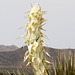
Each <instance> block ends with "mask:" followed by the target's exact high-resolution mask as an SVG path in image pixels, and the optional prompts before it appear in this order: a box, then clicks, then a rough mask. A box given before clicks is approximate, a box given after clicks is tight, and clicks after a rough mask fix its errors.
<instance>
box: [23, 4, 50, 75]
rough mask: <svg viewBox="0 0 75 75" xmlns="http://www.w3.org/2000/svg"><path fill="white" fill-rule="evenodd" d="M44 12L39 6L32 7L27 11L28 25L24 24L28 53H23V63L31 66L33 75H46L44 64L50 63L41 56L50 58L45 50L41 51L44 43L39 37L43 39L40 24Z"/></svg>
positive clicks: (42, 20)
mask: <svg viewBox="0 0 75 75" xmlns="http://www.w3.org/2000/svg"><path fill="white" fill-rule="evenodd" d="M45 13H46V12H45V11H41V7H40V5H39V4H35V5H34V6H32V8H31V10H30V11H29V14H28V18H29V23H27V24H26V31H27V34H26V36H27V39H26V42H25V43H26V44H27V46H28V51H27V52H26V53H25V56H24V62H25V61H26V60H27V58H28V60H29V62H28V64H27V65H29V64H32V67H33V71H34V74H35V75H48V74H47V70H46V67H47V65H46V63H50V62H49V61H47V60H46V58H45V57H44V56H43V54H44V53H46V54H47V55H48V56H50V55H49V54H48V53H47V52H46V51H45V50H43V43H44V41H43V40H41V37H45V36H44V35H43V33H41V30H42V29H43V28H42V26H43V25H44V24H42V23H43V22H44V21H45V19H44V18H43V17H42V15H43V14H45Z"/></svg>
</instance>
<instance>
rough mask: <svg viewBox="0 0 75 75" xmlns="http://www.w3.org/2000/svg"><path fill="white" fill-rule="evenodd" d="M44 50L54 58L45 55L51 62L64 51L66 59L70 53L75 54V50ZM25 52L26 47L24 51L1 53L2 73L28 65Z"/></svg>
mask: <svg viewBox="0 0 75 75" xmlns="http://www.w3.org/2000/svg"><path fill="white" fill-rule="evenodd" d="M44 48H45V50H46V51H47V52H48V53H49V54H50V55H51V56H52V57H53V59H51V58H50V57H48V56H47V55H45V56H46V57H47V60H49V61H51V62H54V61H55V59H56V57H57V55H58V56H61V54H62V51H63V52H64V53H65V56H66V58H68V56H69V52H72V53H73V51H74V52H75V49H54V48H49V47H44ZM25 51H27V47H26V46H25V48H24V49H23V47H21V48H18V49H17V50H14V51H6V52H0V71H2V70H15V68H19V67H20V66H24V65H26V63H27V61H26V63H25V64H23V57H24V52H25ZM28 68H29V69H30V67H27V68H26V70H27V69H28ZM29 71H31V69H30V70H29Z"/></svg>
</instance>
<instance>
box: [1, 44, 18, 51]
mask: <svg viewBox="0 0 75 75" xmlns="http://www.w3.org/2000/svg"><path fill="white" fill-rule="evenodd" d="M16 49H18V47H17V46H15V45H11V46H5V45H0V52H4V51H14V50H16Z"/></svg>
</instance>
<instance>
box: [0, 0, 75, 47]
mask: <svg viewBox="0 0 75 75" xmlns="http://www.w3.org/2000/svg"><path fill="white" fill-rule="evenodd" d="M30 3H31V4H32V5H34V4H35V3H38V4H40V6H41V9H42V11H47V14H45V15H44V16H43V17H44V18H46V19H47V21H46V25H45V26H44V29H45V30H46V32H43V33H44V34H45V35H47V36H48V40H47V39H44V41H45V42H46V43H47V45H48V47H53V48H75V0H0V45H16V46H18V47H21V46H22V45H23V41H24V39H23V38H21V39H19V40H17V38H18V37H20V36H21V35H24V34H25V31H24V29H21V30H18V28H20V27H21V26H24V25H25V24H26V23H27V22H28V19H25V17H26V16H27V14H26V13H25V12H27V11H29V10H30V9H31V7H30Z"/></svg>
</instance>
